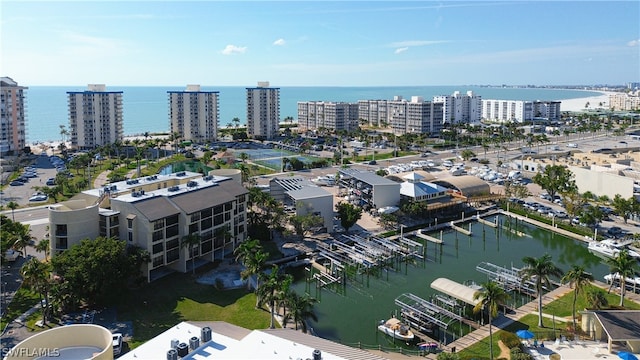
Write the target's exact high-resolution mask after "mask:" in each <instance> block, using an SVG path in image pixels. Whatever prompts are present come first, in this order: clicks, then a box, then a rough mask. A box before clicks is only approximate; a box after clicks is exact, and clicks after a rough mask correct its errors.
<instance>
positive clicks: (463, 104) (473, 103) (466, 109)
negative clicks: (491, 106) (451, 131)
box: [433, 91, 482, 124]
mask: <svg viewBox="0 0 640 360" xmlns="http://www.w3.org/2000/svg"><path fill="white" fill-rule="evenodd" d="M433 101H434V102H441V103H443V110H442V111H443V121H444V122H445V123H448V124H457V123H478V122H480V119H481V118H482V97H481V96H480V95H475V94H474V93H473V91H467V93H466V94H461V93H460V92H459V91H456V92H454V93H453V94H452V95H441V96H434V97H433Z"/></svg>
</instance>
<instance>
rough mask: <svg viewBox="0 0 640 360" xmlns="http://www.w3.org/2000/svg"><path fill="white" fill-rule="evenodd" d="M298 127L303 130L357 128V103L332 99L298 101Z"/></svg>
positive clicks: (347, 129)
mask: <svg viewBox="0 0 640 360" xmlns="http://www.w3.org/2000/svg"><path fill="white" fill-rule="evenodd" d="M298 127H299V128H300V129H301V130H303V131H307V130H319V129H326V130H332V131H339V130H346V131H352V130H355V129H357V128H358V104H356V103H348V102H332V101H327V102H325V101H299V102H298Z"/></svg>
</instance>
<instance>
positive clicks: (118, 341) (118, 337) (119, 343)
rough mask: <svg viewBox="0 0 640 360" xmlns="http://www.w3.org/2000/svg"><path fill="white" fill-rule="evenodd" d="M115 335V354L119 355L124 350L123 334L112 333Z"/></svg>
mask: <svg viewBox="0 0 640 360" xmlns="http://www.w3.org/2000/svg"><path fill="white" fill-rule="evenodd" d="M112 337H113V355H114V356H118V355H120V353H121V352H122V334H120V333H115V334H112Z"/></svg>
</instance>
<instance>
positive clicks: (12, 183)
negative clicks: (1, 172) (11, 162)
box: [9, 180, 24, 186]
mask: <svg viewBox="0 0 640 360" xmlns="http://www.w3.org/2000/svg"><path fill="white" fill-rule="evenodd" d="M9 185H11V186H22V185H24V183H23V182H21V181H17V180H13V181H12V182H10V183H9Z"/></svg>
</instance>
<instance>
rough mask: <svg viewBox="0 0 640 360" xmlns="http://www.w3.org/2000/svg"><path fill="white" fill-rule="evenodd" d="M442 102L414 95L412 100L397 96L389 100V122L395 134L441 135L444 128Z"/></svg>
mask: <svg viewBox="0 0 640 360" xmlns="http://www.w3.org/2000/svg"><path fill="white" fill-rule="evenodd" d="M442 106H443V104H442V103H438V102H431V101H424V100H423V98H422V97H421V96H412V97H411V100H410V101H407V100H406V99H403V98H402V97H399V96H396V97H394V99H393V101H390V102H389V124H390V126H391V130H392V131H393V133H394V134H395V135H404V134H429V135H430V136H438V135H440V131H441V130H442V123H443V121H442V116H443V112H442Z"/></svg>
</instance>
